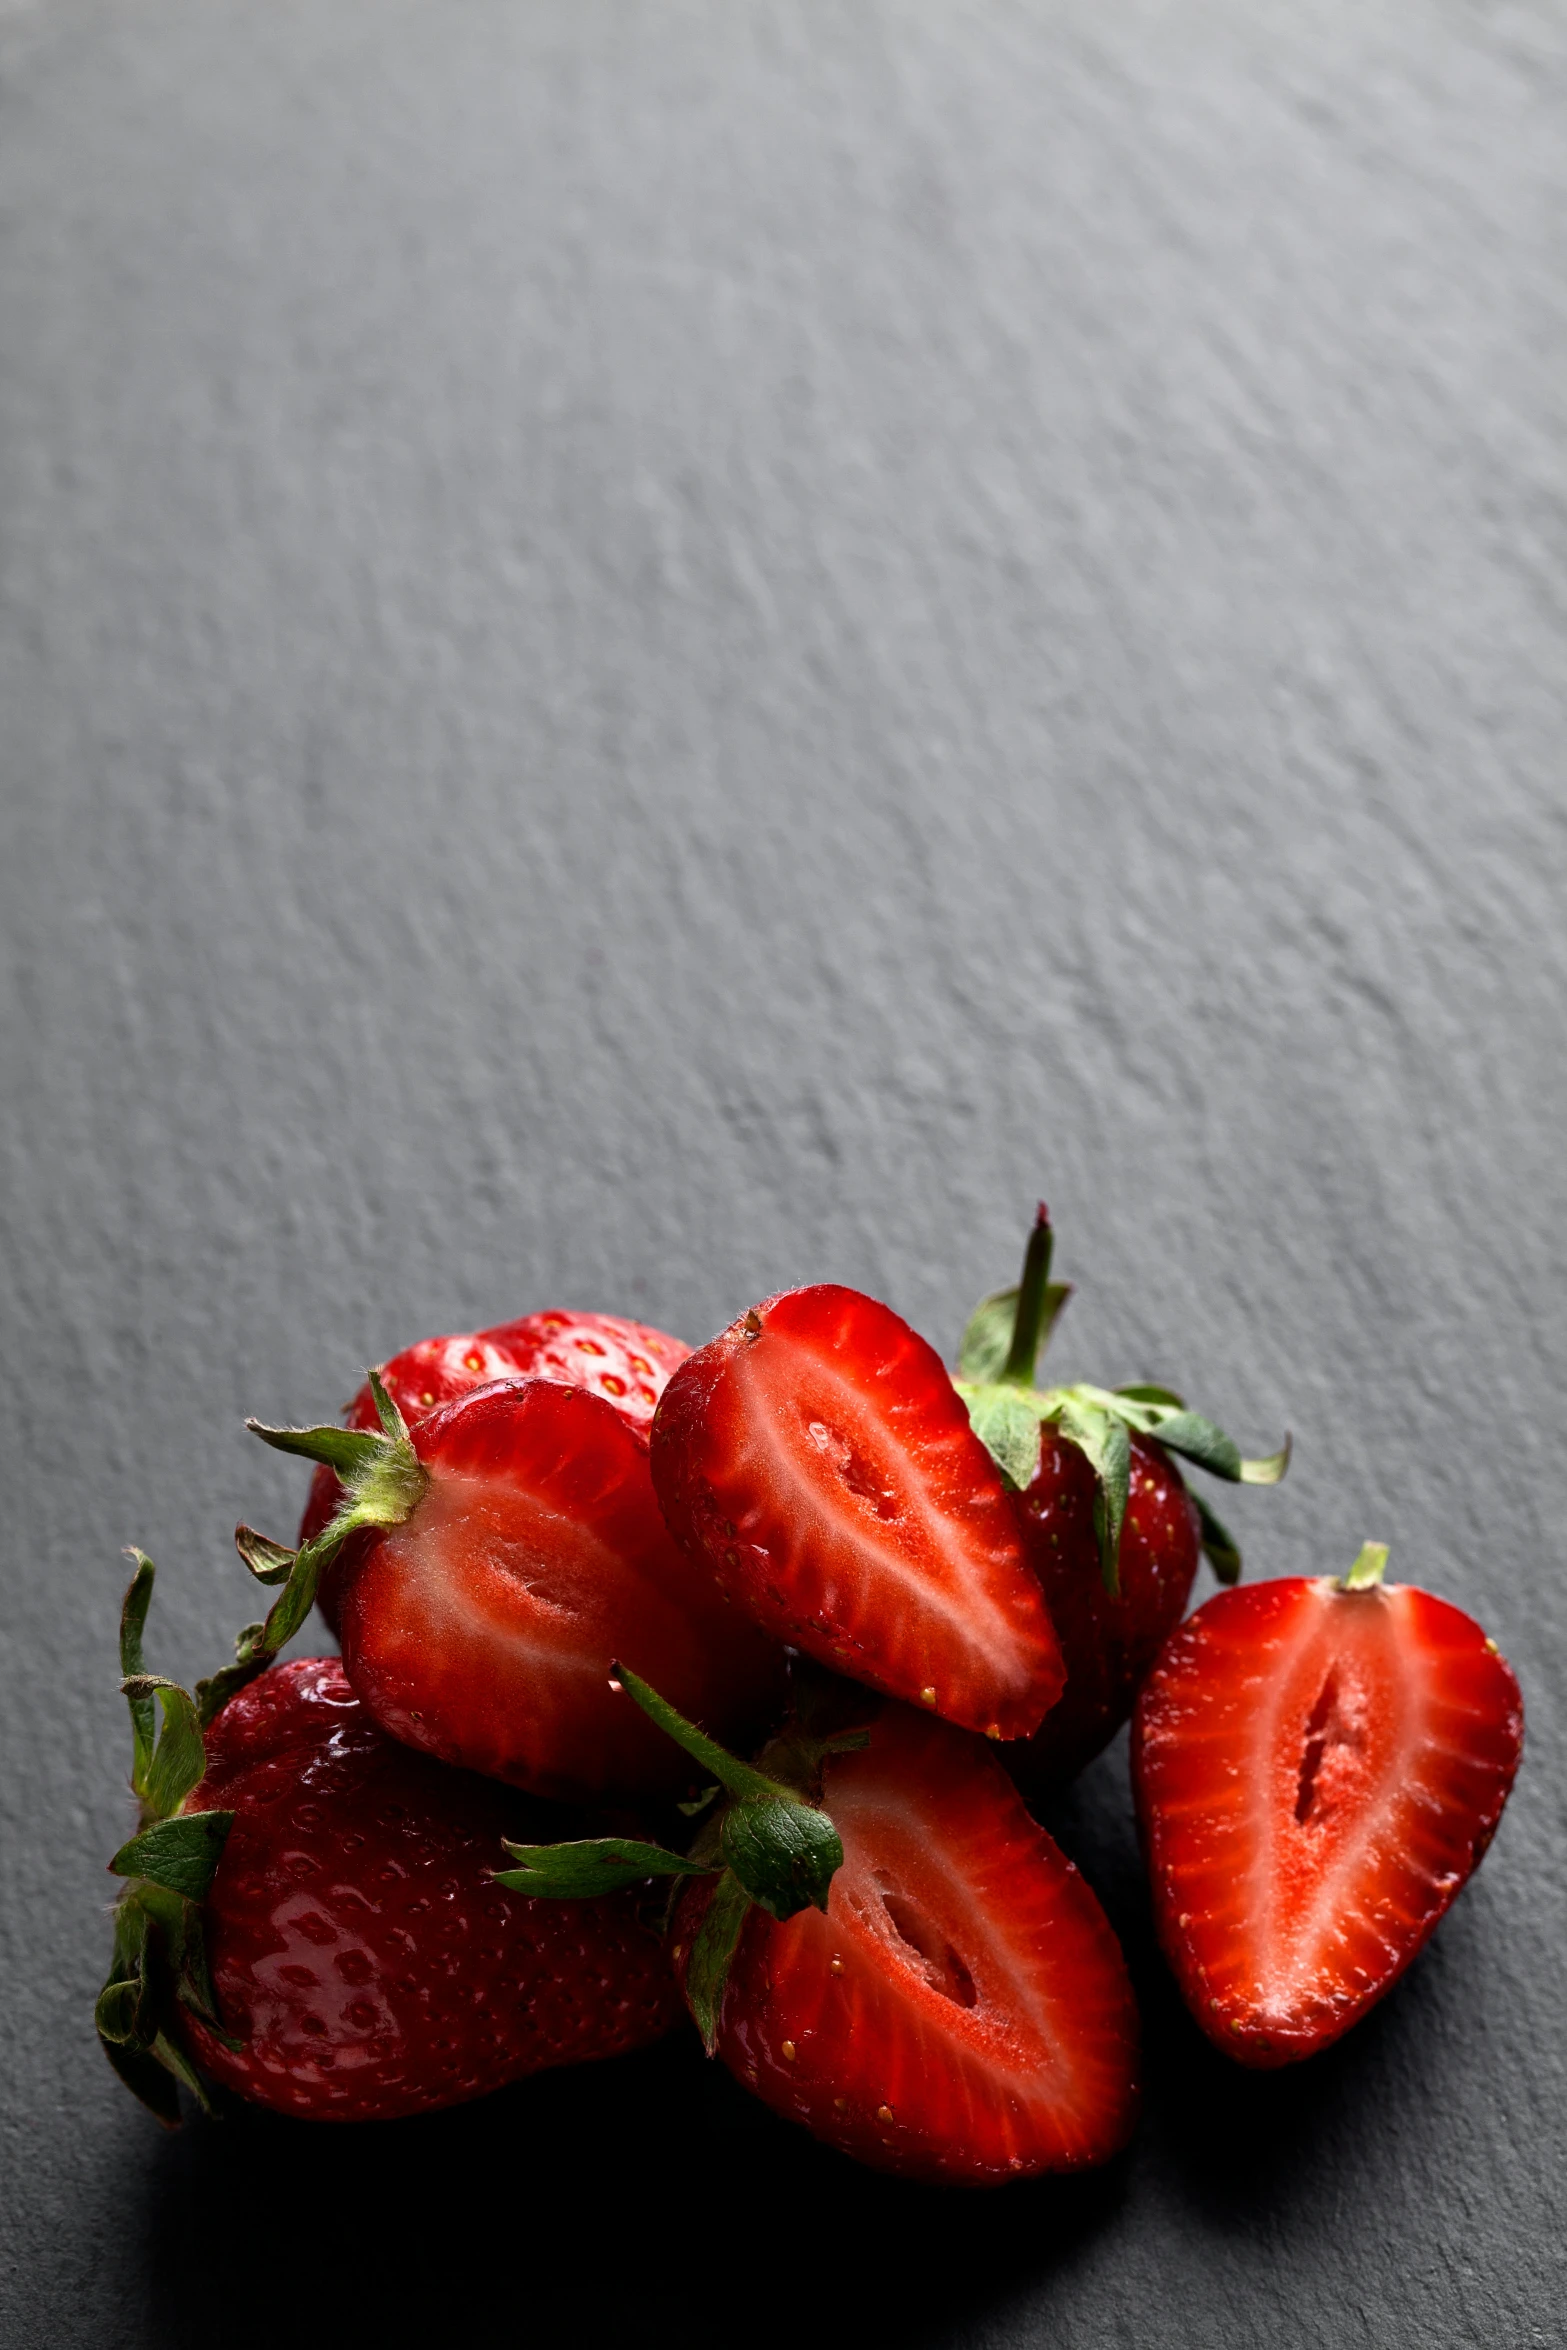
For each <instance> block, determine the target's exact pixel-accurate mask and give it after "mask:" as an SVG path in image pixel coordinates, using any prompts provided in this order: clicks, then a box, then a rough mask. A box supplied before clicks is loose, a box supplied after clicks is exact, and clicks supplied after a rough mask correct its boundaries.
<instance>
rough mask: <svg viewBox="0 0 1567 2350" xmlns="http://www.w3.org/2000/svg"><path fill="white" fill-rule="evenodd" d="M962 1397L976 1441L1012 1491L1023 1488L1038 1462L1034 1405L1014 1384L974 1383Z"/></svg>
mask: <svg viewBox="0 0 1567 2350" xmlns="http://www.w3.org/2000/svg"><path fill="white" fill-rule="evenodd" d="M964 1401H965V1402H966V1403H967V1405H968V1416H969V1425H970V1426H971V1427H972V1429H973V1431H974V1433H975V1435H976V1436H977V1437H978V1438H979V1441H980V1443H981V1444H982V1445H983V1446H984V1447H985V1450H986V1451H987V1452H988V1453H989V1455H990V1457H991V1459H992V1460H993V1461H994V1462H995V1464H996V1466H997V1468H998V1469H999V1470H1000V1471H1001V1474H1002V1476H1003V1477H1005V1479H1006V1481H1007V1483H1008V1484H1009V1485H1010V1486H1011V1487H1012V1488H1013V1489H1014V1491H1016V1492H1018V1493H1022V1492H1024V1491H1025V1490H1026V1489H1027V1487H1028V1485H1029V1484H1030V1482H1031V1481H1032V1479H1033V1475H1034V1471H1035V1470H1036V1469H1037V1468H1038V1466H1039V1422H1040V1417H1041V1415H1040V1413H1039V1411H1038V1409H1037V1408H1036V1406H1035V1405H1034V1403H1033V1402H1032V1401H1031V1400H1030V1399H1029V1398H1028V1397H1026V1396H1025V1395H1023V1394H1022V1393H1020V1391H1019V1390H1018V1389H1017V1388H1015V1387H998V1386H990V1387H977V1388H975V1389H973V1390H972V1392H969V1393H966V1394H965V1396H964Z"/></svg>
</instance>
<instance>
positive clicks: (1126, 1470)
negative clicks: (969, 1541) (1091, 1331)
mask: <svg viewBox="0 0 1567 2350" xmlns="http://www.w3.org/2000/svg"><path fill="white" fill-rule="evenodd" d="M1051 1241H1052V1235H1051V1230H1050V1219H1049V1216H1048V1214H1047V1213H1046V1210H1045V1209H1044V1207H1043V1206H1041V1208H1040V1210H1039V1213H1038V1217H1037V1219H1036V1221H1035V1225H1034V1229H1033V1231H1032V1232H1031V1233H1030V1235H1029V1241H1028V1248H1027V1252H1026V1254H1025V1257H1024V1263H1023V1277H1022V1280H1021V1281H1020V1283H1019V1285H1018V1287H1017V1288H1016V1289H1008V1290H1002V1291H999V1292H998V1293H997V1294H996V1295H995V1296H993V1297H988V1298H986V1299H985V1301H984V1303H983V1304H982V1305H981V1306H980V1307H979V1308H978V1309H977V1311H976V1312H975V1314H974V1317H973V1319H972V1320H971V1322H970V1323H969V1327H968V1330H967V1332H966V1333H965V1336H964V1340H963V1350H962V1354H961V1357H960V1360H959V1366H958V1378H957V1381H956V1385H957V1388H958V1392H959V1394H960V1395H962V1396H963V1397H964V1399H965V1401H966V1402H967V1404H968V1407H969V1414H970V1418H971V1419H972V1422H973V1425H974V1429H975V1432H976V1433H977V1434H978V1435H979V1436H980V1437H981V1438H982V1439H983V1441H984V1443H985V1444H986V1445H987V1446H988V1448H989V1449H990V1451H991V1453H992V1455H993V1456H994V1458H995V1461H996V1463H997V1465H998V1467H999V1468H1000V1470H1001V1472H1002V1474H1003V1476H1004V1478H1005V1479H1006V1482H1007V1485H1008V1488H1009V1490H1010V1492H1011V1495H1012V1500H1013V1507H1014V1511H1015V1514H1016V1519H1017V1524H1018V1527H1019V1530H1020V1532H1021V1534H1022V1538H1023V1549H1024V1555H1025V1557H1026V1558H1027V1561H1028V1564H1029V1565H1030V1567H1031V1568H1032V1569H1033V1571H1034V1573H1035V1575H1036V1576H1037V1577H1038V1579H1039V1582H1040V1584H1041V1585H1042V1586H1043V1589H1044V1595H1045V1600H1046V1603H1047V1605H1048V1607H1049V1610H1050V1615H1051V1620H1052V1621H1053V1623H1054V1625H1055V1629H1056V1636H1057V1638H1058V1639H1059V1641H1060V1643H1061V1653H1062V1657H1063V1659H1064V1662H1065V1667H1066V1686H1065V1688H1064V1690H1063V1692H1062V1694H1061V1696H1060V1697H1059V1698H1058V1699H1057V1701H1056V1703H1055V1705H1054V1706H1053V1707H1052V1708H1051V1710H1050V1712H1049V1713H1048V1714H1046V1716H1045V1718H1044V1721H1043V1722H1042V1723H1041V1725H1040V1727H1039V1728H1038V1729H1037V1730H1036V1731H1035V1732H1034V1733H1033V1735H1032V1736H1031V1737H1029V1738H1027V1739H1022V1740H1017V1741H1014V1742H1013V1743H1012V1744H1010V1745H1008V1746H1006V1747H1005V1748H1003V1750H1002V1751H1003V1758H1004V1760H1005V1761H1006V1763H1007V1766H1008V1768H1009V1769H1010V1770H1011V1771H1012V1773H1013V1775H1014V1777H1015V1778H1016V1779H1017V1781H1018V1783H1019V1785H1020V1786H1022V1787H1023V1788H1024V1789H1025V1790H1026V1791H1027V1792H1029V1793H1034V1792H1035V1791H1042V1790H1044V1789H1046V1788H1048V1787H1050V1786H1052V1785H1055V1784H1057V1783H1059V1782H1060V1781H1062V1780H1065V1779H1069V1778H1071V1777H1072V1776H1073V1774H1074V1773H1075V1772H1077V1771H1079V1770H1081V1769H1082V1767H1083V1765H1084V1764H1085V1763H1087V1762H1089V1761H1091V1760H1092V1758H1093V1757H1094V1756H1095V1755H1096V1754H1097V1753H1098V1752H1099V1751H1100V1749H1101V1747H1103V1746H1104V1745H1105V1744H1106V1743H1107V1741H1108V1740H1109V1739H1110V1738H1111V1737H1112V1736H1113V1735H1114V1733H1115V1732H1116V1731H1117V1730H1118V1729H1119V1728H1120V1726H1121V1724H1122V1723H1123V1722H1124V1721H1125V1720H1126V1718H1127V1716H1128V1715H1129V1714H1130V1712H1131V1710H1132V1703H1133V1700H1134V1698H1135V1697H1136V1695H1137V1691H1138V1688H1139V1686H1140V1685H1141V1683H1142V1680H1143V1678H1144V1676H1145V1674H1146V1673H1147V1672H1148V1670H1149V1668H1150V1666H1151V1665H1152V1664H1153V1661H1154V1659H1155V1657H1156V1656H1157V1655H1158V1653H1159V1651H1160V1648H1161V1647H1162V1646H1163V1644H1164V1641H1165V1639H1166V1638H1167V1636H1168V1635H1169V1633H1170V1632H1171V1630H1172V1629H1173V1628H1174V1626H1175V1625H1176V1624H1178V1623H1179V1622H1180V1619H1181V1616H1182V1614H1183V1613H1184V1611H1185V1608H1186V1603H1187V1600H1188V1599H1189V1597H1190V1596H1191V1588H1192V1582H1193V1579H1194V1577H1195V1575H1196V1572H1197V1561H1198V1557H1199V1554H1200V1553H1201V1552H1203V1551H1206V1552H1207V1555H1208V1558H1209V1560H1210V1562H1211V1564H1212V1566H1213V1568H1214V1571H1215V1573H1216V1574H1217V1575H1218V1576H1219V1577H1220V1578H1221V1580H1223V1581H1225V1582H1233V1581H1234V1580H1235V1578H1236V1577H1237V1576H1238V1575H1239V1573H1240V1567H1241V1560H1240V1553H1239V1551H1238V1550H1237V1549H1236V1547H1235V1544H1234V1542H1233V1541H1232V1540H1231V1539H1230V1536H1229V1535H1228V1534H1227V1533H1226V1532H1225V1529H1224V1528H1223V1526H1221V1525H1220V1523H1219V1521H1218V1519H1217V1518H1216V1517H1215V1516H1214V1514H1213V1512H1212V1511H1211V1510H1210V1509H1209V1508H1208V1506H1207V1504H1206V1503H1205V1502H1203V1501H1202V1500H1200V1499H1199V1498H1198V1496H1197V1495H1196V1494H1194V1493H1191V1492H1189V1491H1188V1490H1187V1487H1186V1484H1185V1481H1184V1480H1183V1478H1182V1476H1181V1473H1180V1471H1179V1469H1178V1468H1177V1467H1176V1465H1175V1462H1174V1461H1173V1460H1172V1459H1171V1457H1170V1456H1171V1454H1172V1453H1179V1454H1180V1455H1182V1456H1183V1457H1184V1458H1185V1459H1187V1460H1188V1461H1191V1462H1193V1463H1195V1464H1196V1466H1198V1467H1199V1468H1202V1469H1206V1470H1207V1471H1209V1473H1210V1474H1212V1475H1214V1476H1218V1477H1223V1478H1226V1479H1228V1480H1230V1481H1231V1482H1240V1483H1245V1484H1252V1485H1272V1484H1276V1483H1277V1481H1278V1479H1279V1478H1280V1477H1282V1476H1283V1474H1284V1471H1285V1469H1286V1468H1287V1467H1288V1465H1289V1443H1288V1440H1287V1439H1286V1441H1285V1444H1284V1446H1283V1448H1282V1450H1281V1451H1279V1452H1277V1453H1275V1454H1273V1455H1272V1456H1271V1457H1270V1458H1269V1459H1267V1460H1258V1461H1247V1460H1242V1458H1241V1456H1240V1453H1239V1451H1238V1449H1237V1447H1236V1446H1235V1445H1234V1444H1232V1443H1231V1441H1230V1439H1229V1438H1228V1437H1227V1436H1226V1435H1225V1434H1224V1433H1223V1431H1222V1430H1221V1429H1219V1428H1216V1427H1215V1426H1214V1424H1213V1422H1212V1421H1211V1420H1205V1419H1203V1418H1201V1417H1200V1415H1199V1414H1197V1413H1196V1412H1191V1411H1188V1410H1187V1408H1186V1406H1185V1404H1184V1403H1183V1402H1182V1400H1181V1398H1180V1397H1179V1396H1178V1395H1174V1394H1172V1393H1171V1391H1170V1390H1169V1389H1168V1388H1165V1387H1122V1388H1117V1389H1115V1390H1114V1391H1111V1390H1108V1389H1105V1388H1101V1387H1088V1386H1076V1387H1056V1388H1040V1387H1038V1386H1037V1384H1036V1380H1037V1371H1036V1365H1037V1362H1038V1358H1039V1354H1040V1352H1041V1349H1042V1348H1043V1346H1044V1345H1045V1344H1046V1342H1047V1341H1048V1338H1049V1335H1050V1332H1051V1330H1052V1328H1053V1327H1054V1324H1055V1321H1056V1318H1057V1316H1058V1315H1059V1313H1060V1311H1061V1308H1062V1307H1063V1306H1064V1305H1065V1303H1066V1301H1067V1299H1068V1297H1070V1295H1071V1291H1070V1289H1069V1288H1067V1287H1065V1286H1064V1285H1062V1284H1059V1283H1054V1282H1052V1281H1051V1279H1050V1254H1051Z"/></svg>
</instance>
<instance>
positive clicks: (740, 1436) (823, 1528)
mask: <svg viewBox="0 0 1567 2350" xmlns="http://www.w3.org/2000/svg"><path fill="white" fill-rule="evenodd" d="M651 1457H652V1467H653V1482H654V1484H655V1486H656V1487H657V1490H658V1498H659V1500H660V1502H661V1503H662V1505H663V1510H664V1515H665V1517H666V1519H667V1520H668V1522H669V1525H670V1527H671V1529H672V1530H673V1532H674V1533H675V1535H676V1537H677V1538H678V1540H679V1541H680V1542H681V1543H682V1545H683V1546H684V1547H685V1548H686V1550H687V1551H688V1552H689V1553H690V1554H691V1555H692V1557H693V1558H701V1559H703V1560H705V1561H706V1563H707V1565H708V1567H709V1568H710V1569H711V1571H712V1573H713V1574H714V1575H715V1576H716V1577H717V1579H718V1581H719V1583H720V1584H721V1585H722V1587H723V1589H724V1590H726V1591H728V1592H730V1593H732V1594H733V1596H734V1598H735V1600H736V1602H737V1603H738V1605H739V1606H740V1607H742V1608H743V1609H744V1610H745V1611H746V1612H747V1614H749V1615H750V1616H752V1617H753V1618H754V1619H755V1621H756V1622H757V1623H758V1624H761V1625H763V1626H764V1627H765V1628H766V1629H767V1630H768V1631H770V1632H771V1633H772V1634H773V1636H774V1637H775V1638H776V1639H778V1640H782V1641H786V1642H788V1643H790V1644H791V1645H792V1646H794V1647H797V1648H801V1649H803V1650H804V1651H805V1652H806V1654H807V1655H809V1656H813V1657H815V1658H816V1659H817V1660H818V1661H819V1662H820V1663H822V1664H825V1665H827V1666H829V1667H830V1668H831V1669H832V1670H833V1671H835V1672H839V1673H843V1674H846V1675H848V1676H849V1677H850V1678H851V1679H853V1680H856V1681H862V1682H864V1683H866V1684H867V1685H868V1686H869V1687H871V1688H873V1689H878V1690H881V1691H883V1692H884V1693H885V1694H886V1695H888V1696H892V1697H900V1698H903V1699H906V1700H907V1701H908V1702H909V1703H911V1704H916V1705H926V1706H929V1707H930V1708H931V1710H932V1711H933V1712H935V1713H937V1714H939V1715H941V1716H942V1718H943V1719H944V1720H947V1721H951V1722H957V1723H960V1724H962V1725H963V1726H964V1727H965V1728H968V1729H973V1730H980V1731H984V1732H987V1733H988V1734H989V1735H990V1736H992V1737H1001V1738H1018V1737H1023V1736H1026V1735H1027V1734H1028V1733H1029V1732H1030V1731H1032V1730H1034V1729H1035V1728H1037V1726H1038V1724H1039V1721H1040V1719H1041V1717H1042V1715H1043V1714H1044V1712H1045V1710H1046V1708H1047V1707H1048V1706H1050V1705H1051V1704H1052V1703H1053V1702H1054V1700H1055V1698H1056V1696H1057V1694H1058V1693H1059V1691H1060V1688H1061V1684H1062V1680H1063V1677H1064V1675H1063V1667H1062V1663H1061V1653H1060V1649H1059V1647H1058V1645H1057V1642H1056V1636H1055V1633H1054V1631H1053V1629H1052V1628H1051V1623H1050V1617H1049V1613H1048V1611H1047V1609H1046V1607H1045V1604H1044V1600H1043V1598H1042V1596H1041V1593H1040V1588H1039V1584H1038V1580H1037V1578H1036V1577H1035V1576H1033V1575H1032V1574H1030V1573H1029V1571H1028V1567H1027V1563H1026V1561H1025V1559H1024V1556H1023V1547H1022V1542H1021V1538H1020V1536H1019V1532H1018V1527H1017V1523H1016V1520H1015V1518H1014V1516H1013V1513H1012V1509H1011V1505H1010V1503H1009V1501H1008V1497H1007V1493H1006V1489H1005V1487H1004V1486H1003V1485H1002V1482H1001V1478H1000V1475H999V1473H998V1471H997V1470H996V1467H995V1465H994V1463H993V1462H992V1461H991V1458H990V1456H989V1454H988V1453H987V1452H986V1451H985V1448H984V1446H983V1445H982V1444H981V1443H980V1441H979V1439H978V1438H977V1437H976V1436H975V1434H974V1432H973V1430H972V1429H971V1427H970V1426H969V1421H968V1414H967V1411H966V1410H965V1408H964V1406H963V1404H962V1402H961V1401H960V1399H959V1398H958V1396H957V1395H956V1394H955V1393H954V1391H953V1387H952V1383H951V1380H950V1379H949V1378H948V1376H947V1373H946V1372H945V1370H944V1369H943V1368H942V1364H941V1360H940V1357H939V1356H938V1355H937V1354H936V1352H935V1350H934V1349H933V1348H932V1347H929V1346H927V1345H926V1343H925V1341H924V1340H923V1339H922V1338H920V1337H918V1336H917V1335H916V1333H915V1332H914V1331H913V1330H911V1329H910V1328H909V1326H908V1324H907V1323H906V1322H904V1321H902V1320H900V1318H899V1317H898V1315H896V1314H895V1313H894V1312H893V1311H892V1309H891V1308H890V1307H889V1306H884V1305H881V1304H879V1303H878V1302H877V1301H876V1300H875V1299H873V1298H869V1297H863V1296H861V1295H860V1293H859V1292H858V1291H857V1290H853V1289H841V1288H838V1287H836V1286H835V1285H833V1284H828V1283H823V1284H820V1285H818V1286H816V1287H813V1288H809V1289H793V1290H786V1291H784V1292H783V1293H782V1294H781V1295H780V1296H777V1297H771V1298H768V1299H766V1300H765V1301H764V1303H763V1304H762V1305H760V1306H758V1307H756V1308H755V1309H754V1311H753V1312H751V1313H749V1314H747V1315H744V1316H742V1318H741V1319H740V1320H739V1321H738V1322H735V1323H734V1324H733V1325H732V1326H731V1327H730V1328H729V1329H728V1330H725V1331H724V1332H722V1334H721V1335H720V1336H719V1337H717V1338H715V1339H713V1340H712V1341H711V1343H710V1344H709V1345H707V1346H704V1347H700V1348H698V1350H697V1352H696V1353H695V1354H693V1355H689V1356H688V1357H687V1358H686V1360H685V1362H683V1363H682V1364H681V1365H680V1367H679V1369H678V1370H677V1371H676V1372H675V1374H674V1376H673V1378H672V1379H671V1380H670V1382H669V1385H668V1387H667V1388H666V1389H665V1391H664V1396H663V1400H662V1402H661V1403H660V1405H659V1407H658V1412H657V1415H656V1416H655V1419H654V1422H653V1437H652V1456H651Z"/></svg>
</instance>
